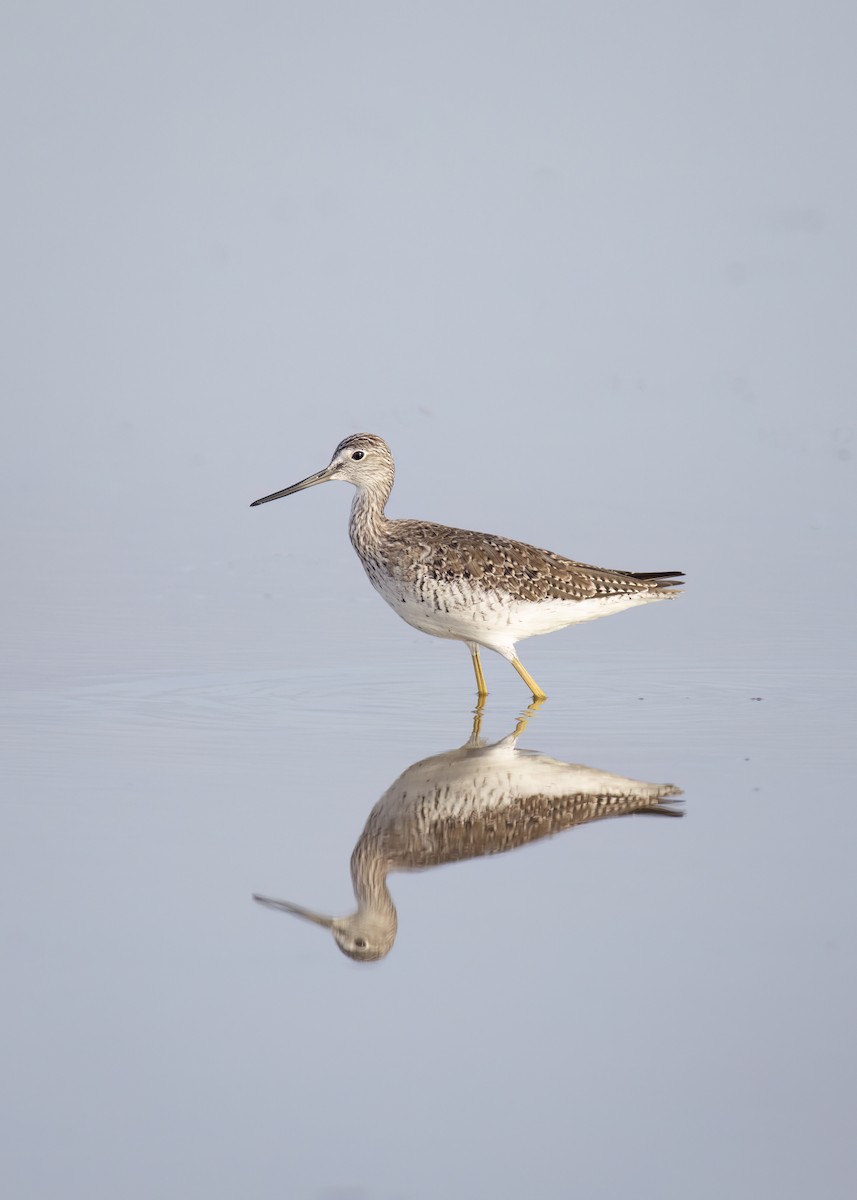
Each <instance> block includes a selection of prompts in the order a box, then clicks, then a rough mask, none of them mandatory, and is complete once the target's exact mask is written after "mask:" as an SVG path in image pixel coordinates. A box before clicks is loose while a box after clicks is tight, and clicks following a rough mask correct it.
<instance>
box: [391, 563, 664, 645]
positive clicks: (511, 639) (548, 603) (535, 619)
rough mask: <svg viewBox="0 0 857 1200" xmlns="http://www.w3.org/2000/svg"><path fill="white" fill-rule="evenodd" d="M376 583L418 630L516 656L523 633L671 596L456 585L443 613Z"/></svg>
mask: <svg viewBox="0 0 857 1200" xmlns="http://www.w3.org/2000/svg"><path fill="white" fill-rule="evenodd" d="M373 582H374V580H373ZM376 586H377V587H378V591H379V592H380V593H381V595H382V596H383V597H384V599H385V600H386V601H387V603H388V604H389V605H390V607H391V608H393V609H395V611H396V612H397V613H398V614H399V616H400V617H401V618H402V620H404V621H407V623H408V624H409V625H412V626H413V627H414V628H415V629H419V630H421V631H422V632H423V633H430V634H431V635H432V636H433V637H440V638H452V639H454V640H456V641H461V642H473V643H475V644H476V645H477V646H484V647H485V648H486V649H489V650H496V651H497V653H498V654H502V655H503V657H504V658H510V659H511V658H513V657H514V649H515V643H516V642H520V641H523V640H524V639H525V638H530V637H537V636H539V635H540V634H543V633H553V632H554V630H556V629H564V628H565V626H566V625H579V624H580V623H581V622H583V621H594V620H597V618H598V617H607V616H612V614H613V613H620V612H624V610H625V609H626V608H637V607H638V606H639V605H641V604H651V603H652V602H653V601H656V600H667V599H669V598H670V597H669V596H668V595H664V594H663V593H662V592H639V593H637V594H636V595H633V596H612V597H601V598H598V599H593V600H545V601H541V602H535V601H526V600H517V601H508V600H504V601H501V600H500V599H499V598H496V597H492V596H490V595H486V594H484V593H481V592H474V591H473V589H466V590H465V589H464V587H463V586H460V585H454V586H453V587H452V588H450V589H447V590H445V593H444V603H445V604H447V605H448V607H449V609H450V611H449V612H444V611H443V610H442V609H441V610H437V609H435V608H434V607H433V606H431V605H426V604H423V603H421V602H420V601H419V599H418V598H417V597H415V596H413V595H411V594H409V593H408V592H407V591H403V589H401V588H396V587H395V585H394V584H393V583H392V581H389V580H386V579H385V580H384V583H383V585H382V586H378V585H377V584H376Z"/></svg>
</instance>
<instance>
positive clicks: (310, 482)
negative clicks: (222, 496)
mask: <svg viewBox="0 0 857 1200" xmlns="http://www.w3.org/2000/svg"><path fill="white" fill-rule="evenodd" d="M332 478H333V470H332V468H331V467H325V468H324V470H323V471H317V472H316V474H315V475H309V476H307V478H306V479H302V480H301V481H300V483H293V484H292V486H291V487H287V488H283V490H282V491H281V492H272V493H271V495H270V496H263V497H262V498H261V500H254V501H253V503H252V504H251V505H250V507H251V508H255V507H256V505H257V504H267V503H268V501H269V500H280V499H282V497H283V496H291V495H292V493H293V492H302V491H303V490H304V488H309V487H315V485H316V484H317V483H327V481H328V479H332Z"/></svg>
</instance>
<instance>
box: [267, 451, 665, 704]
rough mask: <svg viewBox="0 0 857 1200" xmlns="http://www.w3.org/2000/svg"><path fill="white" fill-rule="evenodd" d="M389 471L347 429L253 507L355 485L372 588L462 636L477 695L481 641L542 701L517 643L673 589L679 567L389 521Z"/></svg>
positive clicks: (354, 539) (359, 547)
mask: <svg viewBox="0 0 857 1200" xmlns="http://www.w3.org/2000/svg"><path fill="white" fill-rule="evenodd" d="M394 474H395V469H394V466H393V456H392V454H391V453H390V449H389V447H388V446H387V443H386V442H385V441H384V440H383V438H380V437H377V436H376V435H375V434H374V433H355V434H353V435H352V436H351V437H347V438H345V440H344V441H342V442H340V443H339V445H338V446H337V447H336V449H335V450H334V452H333V457H332V458H331V460H330V462H329V463H328V465H327V466H326V467H325V468H324V470H322V471H318V472H317V473H316V474H315V475H310V476H309V477H308V478H307V479H302V480H301V481H300V483H294V484H292V486H291V487H287V488H283V490H282V491H280V492H273V493H272V494H271V495H270V496H263V497H262V498H261V499H260V500H254V501H253V504H252V505H251V508H252V507H255V506H256V505H257V504H267V503H268V501H269V500H279V499H280V497H281V496H291V495H292V493H293V492H300V491H303V489H304V488H309V487H314V486H315V485H316V484H317V483H327V482H328V481H329V480H331V479H341V480H344V481H345V482H346V483H351V484H353V485H354V487H355V488H356V489H357V495H356V496H355V497H354V503H353V504H352V506H351V523H350V526H349V531H350V534H351V544H352V545H353V546H354V549H355V550H356V551H357V554H358V556H359V558H360V561H361V562H362V563H363V566H364V568H365V570H366V574H367V575H368V576H369V579H370V580H371V582H372V584H373V586H374V587H375V589H376V590H377V591H379V592H380V593H381V595H382V596H383V597H384V599H385V600H386V601H387V603H388V604H389V605H390V607H391V608H393V609H395V611H396V612H397V613H398V614H399V616H400V617H402V619H403V620H405V621H407V622H408V624H409V625H413V626H414V628H415V629H421V630H422V631H423V633H431V634H433V635H434V636H435V637H441V638H453V639H455V640H457V641H461V642H465V643H466V644H467V646H468V648H469V650H470V653H471V655H472V658H473V669H474V671H475V672H476V686H477V689H478V692H479V696H480V697H483V696H486V695H487V694H488V689H487V688H486V686H485V676H484V674H483V673H482V663H481V662H480V659H479V648H480V646H484V647H486V648H487V649H488V650H496V651H497V653H498V654H501V655H502V656H503V658H505V659H507V660H508V661H509V662H510V663H511V664H512V666H513V667H514V668H515V670H516V671H517V672H518V674H519V675H520V676H521V678H522V679H523V681H524V683H526V685H527V687H529V688H530V690H531V691H532V693H533V697H534V698H535V699H544V698H545V692H543V691H542V689H541V688H540V687H539V685H538V684H537V683H536V681H535V679H533V677H532V675H530V674H529V672H528V671H526V670H525V669H524V667H523V665H522V663H521V662H520V660H519V658H518V656H517V654H516V653H515V644H516V642H519V641H522V640H523V639H524V638H528V637H533V636H534V635H536V634H540V633H552V632H553V631H554V630H555V629H562V628H564V627H565V626H566V625H574V624H577V623H579V622H581V621H592V620H594V619H595V618H596V617H606V616H608V615H609V614H610V613H618V612H622V610H623V609H626V608H633V607H635V606H636V605H638V604H650V603H651V602H652V601H653V600H665V599H668V598H670V597H672V596H676V595H678V592H677V590H676V589H677V588H678V587H679V586H680V577H681V575H682V572H681V571H639V572H635V571H614V570H610V569H607V568H602V567H590V566H587V565H586V564H585V563H579V562H572V560H571V559H569V558H562V557H561V556H560V555H559V554H553V553H552V552H551V551H550V550H538V549H536V547H535V546H528V545H526V543H524V542H514V541H512V540H511V539H510V538H503V537H495V536H494V535H493V534H490V533H473V532H471V531H470V530H467V529H451V528H450V527H449V526H446V525H434V524H432V523H431V522H429V521H396V520H392V519H391V518H390V517H387V516H386V515H385V513H384V507H385V505H386V503H387V500H388V498H389V496H390V492H391V490H392V487H393V477H394Z"/></svg>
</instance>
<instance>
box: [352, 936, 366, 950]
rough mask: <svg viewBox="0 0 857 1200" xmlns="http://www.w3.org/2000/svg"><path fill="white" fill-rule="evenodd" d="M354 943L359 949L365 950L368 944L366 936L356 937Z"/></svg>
mask: <svg viewBox="0 0 857 1200" xmlns="http://www.w3.org/2000/svg"><path fill="white" fill-rule="evenodd" d="M354 945H355V946H356V947H357V949H358V950H365V949H366V946H367V942H366V939H365V938H355V939H354Z"/></svg>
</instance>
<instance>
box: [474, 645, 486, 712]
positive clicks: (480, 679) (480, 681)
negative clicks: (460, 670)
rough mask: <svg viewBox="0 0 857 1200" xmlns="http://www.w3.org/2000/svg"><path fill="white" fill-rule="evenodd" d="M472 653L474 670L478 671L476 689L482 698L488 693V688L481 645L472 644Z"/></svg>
mask: <svg viewBox="0 0 857 1200" xmlns="http://www.w3.org/2000/svg"><path fill="white" fill-rule="evenodd" d="M470 653H471V655H472V656H473V670H474V671H475V672H476V691H477V694H478V695H479V698H480V700H481V699H482V698H483V697H485V696H487V695H488V688H487V687H486V686H485V676H484V675H483V674H482V662H481V660H480V658H479V647H478V646H471V648H470Z"/></svg>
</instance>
